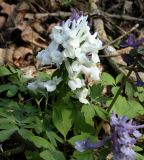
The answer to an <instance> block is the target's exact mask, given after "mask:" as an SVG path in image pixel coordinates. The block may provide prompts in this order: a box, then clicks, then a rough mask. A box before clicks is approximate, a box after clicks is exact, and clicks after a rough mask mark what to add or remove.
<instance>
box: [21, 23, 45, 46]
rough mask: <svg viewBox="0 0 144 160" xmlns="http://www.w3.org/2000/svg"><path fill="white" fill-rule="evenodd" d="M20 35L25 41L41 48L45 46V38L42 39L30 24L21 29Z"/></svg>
mask: <svg viewBox="0 0 144 160" xmlns="http://www.w3.org/2000/svg"><path fill="white" fill-rule="evenodd" d="M21 36H22V39H23V40H24V41H25V42H29V43H32V44H34V45H36V46H38V47H41V48H46V47H47V43H46V40H45V39H43V38H42V37H41V36H40V35H39V34H38V33H36V32H35V31H34V30H33V29H32V28H31V27H30V26H27V27H26V28H25V29H24V30H23V31H22V34H21Z"/></svg>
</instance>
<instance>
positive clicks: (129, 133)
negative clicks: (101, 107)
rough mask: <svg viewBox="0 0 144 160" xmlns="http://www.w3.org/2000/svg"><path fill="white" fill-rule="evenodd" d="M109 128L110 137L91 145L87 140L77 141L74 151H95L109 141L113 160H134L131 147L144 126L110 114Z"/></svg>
mask: <svg viewBox="0 0 144 160" xmlns="http://www.w3.org/2000/svg"><path fill="white" fill-rule="evenodd" d="M110 126H111V130H112V131H111V135H110V136H107V137H105V138H104V139H102V140H100V141H99V142H96V143H91V142H90V140H89V138H88V139H86V140H85V141H77V142H76V144H75V149H77V150H78V151H80V152H83V151H85V150H87V149H97V148H100V147H102V146H103V145H104V144H105V142H106V141H110V142H111V145H112V150H113V160H136V153H135V152H134V150H133V147H134V145H135V143H136V140H137V139H138V138H139V137H140V136H141V133H140V132H139V131H138V129H140V128H144V125H136V124H135V122H133V121H132V120H128V118H127V117H126V116H122V117H118V116H117V115H116V114H115V113H112V116H111V121H110Z"/></svg>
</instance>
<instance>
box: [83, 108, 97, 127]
mask: <svg viewBox="0 0 144 160" xmlns="http://www.w3.org/2000/svg"><path fill="white" fill-rule="evenodd" d="M81 112H83V113H84V117H85V121H86V123H87V124H89V125H91V126H93V125H94V121H93V117H94V116H95V109H94V107H93V106H92V105H83V106H82V110H81Z"/></svg>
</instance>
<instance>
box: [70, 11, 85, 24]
mask: <svg viewBox="0 0 144 160" xmlns="http://www.w3.org/2000/svg"><path fill="white" fill-rule="evenodd" d="M82 15H83V12H82V11H80V12H79V14H78V12H77V11H76V10H75V9H73V10H72V14H71V17H70V19H71V21H73V20H76V21H77V20H78V19H79V18H80V17H81V16H82Z"/></svg>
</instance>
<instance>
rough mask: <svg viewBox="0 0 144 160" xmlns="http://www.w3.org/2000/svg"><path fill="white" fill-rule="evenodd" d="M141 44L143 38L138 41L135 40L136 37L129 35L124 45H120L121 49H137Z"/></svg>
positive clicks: (143, 40) (143, 41)
mask: <svg viewBox="0 0 144 160" xmlns="http://www.w3.org/2000/svg"><path fill="white" fill-rule="evenodd" d="M142 43H144V38H141V39H139V40H136V37H135V35H134V34H130V35H129V36H128V38H127V40H126V41H125V43H123V44H121V45H120V46H121V47H129V46H130V47H133V48H138V47H139V46H140V45H141V44H142Z"/></svg>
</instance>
